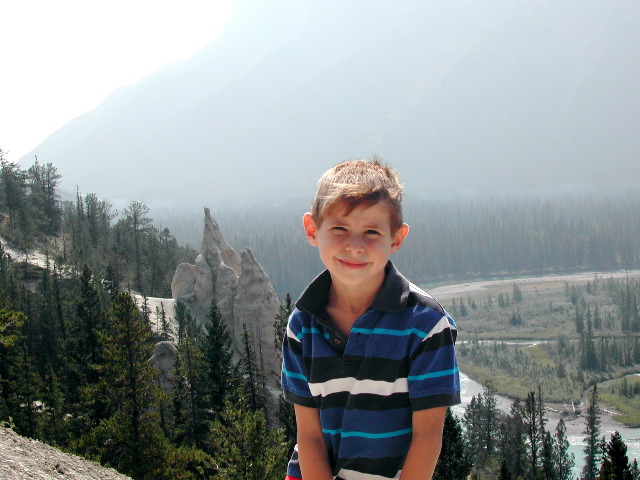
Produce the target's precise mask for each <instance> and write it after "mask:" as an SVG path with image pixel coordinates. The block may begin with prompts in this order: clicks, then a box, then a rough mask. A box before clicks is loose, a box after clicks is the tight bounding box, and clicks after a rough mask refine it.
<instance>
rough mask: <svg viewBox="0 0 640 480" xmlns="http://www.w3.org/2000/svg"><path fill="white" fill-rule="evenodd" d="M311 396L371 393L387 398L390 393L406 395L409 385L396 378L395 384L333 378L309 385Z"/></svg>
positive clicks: (351, 378) (405, 381)
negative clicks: (339, 393)
mask: <svg viewBox="0 0 640 480" xmlns="http://www.w3.org/2000/svg"><path fill="white" fill-rule="evenodd" d="M309 389H310V390H311V394H312V395H313V396H314V397H315V396H317V395H322V396H327V395H331V394H332V393H338V392H349V393H350V394H351V395H358V394H360V393H372V394H374V395H381V396H388V395H391V394H392V393H406V392H408V391H409V384H408V382H407V379H406V378H398V379H397V380H396V381H395V382H384V381H381V380H356V378H355V377H345V378H335V379H333V380H328V381H326V382H323V383H309Z"/></svg>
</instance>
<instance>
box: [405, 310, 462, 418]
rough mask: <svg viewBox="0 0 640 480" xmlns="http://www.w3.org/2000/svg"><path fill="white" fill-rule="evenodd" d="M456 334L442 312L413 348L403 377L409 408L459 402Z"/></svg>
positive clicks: (452, 323)
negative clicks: (405, 379) (415, 347)
mask: <svg viewBox="0 0 640 480" xmlns="http://www.w3.org/2000/svg"><path fill="white" fill-rule="evenodd" d="M456 335H457V330H456V327H455V323H454V321H453V319H452V318H451V317H449V316H448V315H447V314H445V315H444V316H442V317H441V318H440V320H439V321H438V322H437V323H436V324H435V325H434V326H433V327H432V328H431V329H430V331H429V332H428V334H427V335H426V336H425V337H424V338H423V339H422V341H421V342H420V344H419V345H418V347H417V349H416V351H415V352H413V354H412V361H411V366H410V368H409V376H408V378H407V380H408V386H409V398H410V400H411V408H412V409H413V410H425V409H427V408H435V407H445V406H446V407H448V406H451V405H457V404H459V403H460V373H459V370H458V363H457V361H456V355H455V350H454V345H455V341H456Z"/></svg>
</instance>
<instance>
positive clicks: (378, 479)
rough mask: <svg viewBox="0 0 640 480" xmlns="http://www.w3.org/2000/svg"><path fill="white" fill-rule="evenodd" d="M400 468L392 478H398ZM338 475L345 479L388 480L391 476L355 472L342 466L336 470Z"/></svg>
mask: <svg viewBox="0 0 640 480" xmlns="http://www.w3.org/2000/svg"><path fill="white" fill-rule="evenodd" d="M401 473H402V470H400V471H399V472H398V474H397V475H396V476H395V477H393V478H400V474H401ZM338 477H340V478H344V479H345V480H389V479H390V478H392V477H382V476H380V475H370V474H368V473H362V472H356V471H355V470H347V469H346V468H343V469H342V470H340V471H339V472H338Z"/></svg>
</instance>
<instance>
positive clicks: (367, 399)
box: [317, 392, 411, 411]
mask: <svg viewBox="0 0 640 480" xmlns="http://www.w3.org/2000/svg"><path fill="white" fill-rule="evenodd" d="M317 400H318V401H319V402H320V408H322V409H328V408H334V407H342V406H344V407H345V408H346V409H347V410H377V411H380V410H391V409H395V408H407V407H410V406H411V401H410V400H409V394H408V393H407V392H400V393H393V394H391V395H388V396H383V395H375V394H373V393H360V394H358V395H352V394H350V393H349V392H337V393H332V394H331V395H327V396H326V397H324V398H320V397H318V398H317Z"/></svg>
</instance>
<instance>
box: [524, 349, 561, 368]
mask: <svg viewBox="0 0 640 480" xmlns="http://www.w3.org/2000/svg"><path fill="white" fill-rule="evenodd" d="M523 352H524V353H526V354H527V355H529V356H530V357H531V358H533V360H534V361H535V362H536V363H538V364H540V365H543V366H545V367H555V366H556V363H555V362H554V361H553V360H551V358H549V354H548V353H547V352H546V351H545V350H543V349H542V348H540V346H539V345H534V346H532V347H528V348H524V349H523Z"/></svg>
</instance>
